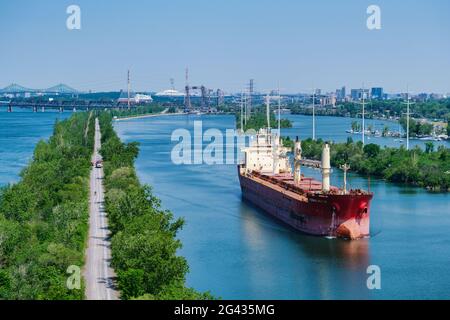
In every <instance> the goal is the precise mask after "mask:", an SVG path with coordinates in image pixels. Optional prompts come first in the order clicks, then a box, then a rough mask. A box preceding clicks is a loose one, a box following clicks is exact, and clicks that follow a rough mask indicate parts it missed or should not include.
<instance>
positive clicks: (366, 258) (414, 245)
mask: <svg viewBox="0 0 450 320" xmlns="http://www.w3.org/2000/svg"><path fill="white" fill-rule="evenodd" d="M68 115H69V113H64V114H59V113H51V112H48V113H47V112H46V113H36V114H32V113H29V112H20V111H19V112H14V113H11V114H7V113H4V112H0V139H1V143H0V161H1V167H0V185H4V184H6V183H8V182H14V181H17V180H18V174H19V172H20V170H21V169H22V168H23V167H24V166H25V165H26V164H27V163H28V161H29V160H30V159H31V157H32V152H33V149H34V146H35V144H36V142H37V141H39V139H41V138H47V137H48V136H50V135H51V133H52V126H53V123H54V121H55V119H56V118H64V117H67V116H68ZM288 117H289V118H291V120H293V121H294V128H292V129H286V130H283V131H284V132H283V134H284V135H287V134H289V135H291V136H293V137H294V136H296V135H299V136H300V137H301V138H305V137H308V136H310V135H311V119H310V118H309V117H305V116H294V115H292V116H288ZM194 120H202V121H203V127H204V129H208V128H217V129H219V130H221V131H222V132H223V131H225V130H226V129H232V128H234V117H232V116H203V117H201V116H189V117H188V116H168V117H157V118H145V119H135V120H130V121H122V122H117V123H116V124H115V127H116V130H117V132H118V133H119V135H120V137H121V138H122V139H123V140H125V141H139V142H140V143H141V152H140V155H139V158H138V159H137V162H136V167H137V171H138V174H139V177H140V179H141V180H142V182H144V183H148V184H150V185H152V186H153V188H154V193H155V194H156V195H157V196H158V197H160V198H161V199H162V205H163V207H164V208H167V209H169V210H171V211H172V212H173V213H174V215H175V216H177V217H184V218H185V220H186V224H185V227H184V229H183V230H182V231H181V232H180V234H179V238H180V239H181V241H182V242H183V245H184V246H183V248H182V250H181V251H180V254H181V255H183V256H185V257H186V258H187V260H188V262H189V265H190V273H189V274H188V277H187V282H188V285H189V286H192V287H194V288H196V289H198V290H201V291H206V290H210V291H211V292H212V294H214V295H216V296H220V297H222V298H225V299H228V298H229V299H418V298H447V299H448V298H450V273H449V272H448V265H450V235H449V230H450V195H447V194H435V193H429V192H427V191H425V190H422V189H418V188H411V187H405V186H399V185H394V184H390V183H385V182H384V181H379V180H373V179H372V181H371V183H370V189H371V190H372V191H373V192H374V193H375V197H374V200H373V202H372V209H371V216H372V218H371V222H372V226H371V229H372V230H371V232H372V237H371V238H370V239H364V240H359V241H344V240H338V239H325V238H317V237H311V236H308V235H303V234H300V233H297V232H295V231H293V230H291V229H290V228H289V227H286V226H284V225H282V224H280V223H278V222H277V221H276V220H274V219H272V218H271V217H269V216H267V215H265V214H264V213H263V212H261V211H260V210H259V209H257V208H255V207H253V206H252V205H251V204H249V203H246V202H243V201H242V200H241V192H240V187H239V182H238V178H237V171H236V167H235V166H234V165H214V166H210V165H206V164H201V165H175V164H173V163H172V161H171V151H172V148H173V147H174V145H175V144H176V143H177V142H172V141H171V134H172V132H173V130H174V129H179V128H185V129H187V130H189V131H190V132H191V133H192V131H193V124H194ZM350 123H351V119H345V118H328V117H320V118H318V119H317V135H318V137H322V138H327V139H328V138H333V139H334V140H336V141H345V140H346V138H347V136H348V134H346V133H345V130H347V129H348V128H349V126H350ZM394 126H395V125H394ZM392 128H394V127H392ZM357 138H358V137H356V136H354V139H355V140H357ZM370 142H374V143H380V144H382V145H384V144H388V145H390V144H394V145H395V144H396V142H394V141H393V139H384V138H372V139H371V140H370ZM413 143H414V142H413ZM417 143H422V144H423V142H419V141H418V142H417ZM397 144H398V143H397ZM447 145H448V144H447ZM303 171H304V172H305V174H307V175H312V176H315V177H316V178H320V172H318V171H316V170H313V169H308V168H304V170H303ZM332 182H333V184H335V185H341V184H342V175H341V172H340V171H338V170H334V172H333V174H332ZM349 184H350V187H353V188H356V187H363V188H367V187H368V181H367V180H366V179H364V178H361V177H359V176H357V175H353V174H350V176H349ZM370 265H376V266H378V267H379V268H380V270H381V289H380V290H369V289H368V287H367V279H368V277H369V275H368V274H367V268H368V266H370Z"/></svg>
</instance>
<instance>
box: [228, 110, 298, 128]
mask: <svg viewBox="0 0 450 320" xmlns="http://www.w3.org/2000/svg"><path fill="white" fill-rule="evenodd" d="M243 120H244V119H243ZM242 122H243V123H244V131H247V130H250V129H253V130H256V131H258V130H259V129H261V128H266V127H267V114H266V112H265V111H263V108H258V109H256V110H254V112H253V113H252V114H251V115H250V117H248V119H247V121H242ZM280 126H281V128H292V122H291V121H290V120H288V119H281V121H280ZM270 127H271V128H278V120H277V119H276V117H275V115H274V113H273V112H271V113H270ZM236 128H237V129H241V114H240V113H237V114H236Z"/></svg>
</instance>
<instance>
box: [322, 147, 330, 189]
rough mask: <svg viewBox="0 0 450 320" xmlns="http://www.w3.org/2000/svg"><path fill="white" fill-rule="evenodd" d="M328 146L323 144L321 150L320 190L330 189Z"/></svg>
mask: <svg viewBox="0 0 450 320" xmlns="http://www.w3.org/2000/svg"><path fill="white" fill-rule="evenodd" d="M330 171H331V165H330V146H329V145H328V144H325V146H324V147H323V150H322V191H324V192H328V191H330Z"/></svg>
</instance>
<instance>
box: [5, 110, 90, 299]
mask: <svg viewBox="0 0 450 320" xmlns="http://www.w3.org/2000/svg"><path fill="white" fill-rule="evenodd" d="M93 141H94V120H93V117H89V114H88V113H77V114H74V115H73V116H72V117H70V118H69V119H67V120H64V121H61V122H57V123H56V124H55V128H54V133H53V136H52V137H51V138H50V139H49V140H48V141H47V142H46V141H40V142H39V143H38V144H37V146H36V148H35V150H34V155H33V160H32V161H31V163H30V164H29V165H28V166H27V167H26V168H25V169H24V170H23V171H22V173H21V180H20V182H18V183H17V184H14V185H10V186H7V187H5V188H3V189H2V190H1V192H0V299H33V300H34V299H58V300H64V299H83V298H84V285H83V283H81V287H80V288H79V289H73V290H71V289H69V288H68V287H67V280H68V277H69V276H70V274H68V273H67V269H68V267H69V266H77V267H78V268H80V269H81V268H82V266H83V265H84V251H85V244H86V237H87V232H88V216H89V206H88V201H89V200H88V198H89V172H90V168H91V163H90V157H91V154H92V149H93ZM72 270H74V269H72ZM75 270H76V269H75ZM76 276H77V275H76V274H75V278H74V279H75V282H71V283H72V284H73V285H74V286H75V287H76Z"/></svg>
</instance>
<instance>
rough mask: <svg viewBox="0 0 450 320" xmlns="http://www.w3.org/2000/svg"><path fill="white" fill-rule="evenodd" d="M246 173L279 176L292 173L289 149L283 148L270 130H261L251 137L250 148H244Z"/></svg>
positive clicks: (279, 140)
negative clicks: (254, 172) (253, 172)
mask: <svg viewBox="0 0 450 320" xmlns="http://www.w3.org/2000/svg"><path fill="white" fill-rule="evenodd" d="M242 151H243V152H244V154H245V160H244V161H245V162H244V166H243V168H244V169H245V170H246V171H258V172H259V173H263V174H279V173H286V172H291V167H290V165H289V159H288V157H287V153H288V152H289V151H290V149H289V148H285V147H283V146H282V141H281V139H280V137H279V136H278V135H275V134H272V132H271V131H270V129H260V130H259V132H258V133H257V134H256V135H255V136H253V137H251V140H250V146H249V147H248V148H243V149H242Z"/></svg>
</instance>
